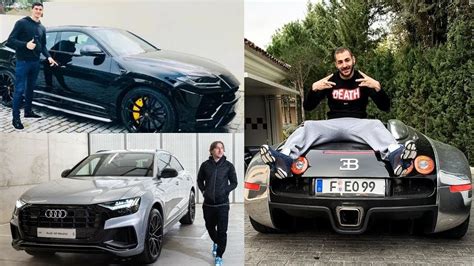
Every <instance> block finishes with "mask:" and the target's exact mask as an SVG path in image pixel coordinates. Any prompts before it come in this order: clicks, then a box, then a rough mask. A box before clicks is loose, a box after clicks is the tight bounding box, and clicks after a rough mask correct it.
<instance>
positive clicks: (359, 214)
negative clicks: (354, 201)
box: [336, 206, 364, 227]
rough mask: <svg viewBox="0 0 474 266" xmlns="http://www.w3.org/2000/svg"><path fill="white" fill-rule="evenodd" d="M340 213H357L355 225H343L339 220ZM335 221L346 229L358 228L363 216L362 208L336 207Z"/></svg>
mask: <svg viewBox="0 0 474 266" xmlns="http://www.w3.org/2000/svg"><path fill="white" fill-rule="evenodd" d="M341 211H356V212H357V223H356V224H344V223H342V220H341ZM336 215H337V221H338V222H339V224H340V225H341V226H347V227H359V226H360V225H361V223H362V217H363V216H364V208H362V207H359V206H337V207H336Z"/></svg>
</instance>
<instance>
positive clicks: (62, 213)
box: [44, 209, 67, 219]
mask: <svg viewBox="0 0 474 266" xmlns="http://www.w3.org/2000/svg"><path fill="white" fill-rule="evenodd" d="M44 216H45V217H46V218H49V219H58V218H61V219H62V218H66V216H67V211H66V210H64V209H47V210H46V211H45V212H44Z"/></svg>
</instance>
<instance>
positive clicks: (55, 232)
mask: <svg viewBox="0 0 474 266" xmlns="http://www.w3.org/2000/svg"><path fill="white" fill-rule="evenodd" d="M36 232H37V236H38V237H47V238H67V239H75V238H76V229H67V228H41V227H38V228H37V230H36Z"/></svg>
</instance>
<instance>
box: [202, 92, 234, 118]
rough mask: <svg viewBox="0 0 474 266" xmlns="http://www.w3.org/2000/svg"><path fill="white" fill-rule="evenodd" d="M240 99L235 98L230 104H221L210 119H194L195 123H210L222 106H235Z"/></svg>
mask: <svg viewBox="0 0 474 266" xmlns="http://www.w3.org/2000/svg"><path fill="white" fill-rule="evenodd" d="M239 99H240V96H239V97H235V99H234V100H232V101H230V102H223V103H222V104H221V105H219V107H217V108H216V111H215V112H214V113H213V114H212V115H211V118H203V119H196V121H197V122H202V121H212V120H213V119H214V116H215V115H216V114H217V112H219V110H220V109H221V108H222V106H224V105H229V104H235V103H236V102H237V101H238V100H239Z"/></svg>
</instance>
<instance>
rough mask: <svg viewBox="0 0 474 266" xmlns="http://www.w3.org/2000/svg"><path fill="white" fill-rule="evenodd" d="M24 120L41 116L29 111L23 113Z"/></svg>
mask: <svg viewBox="0 0 474 266" xmlns="http://www.w3.org/2000/svg"><path fill="white" fill-rule="evenodd" d="M25 118H41V116H40V115H39V114H36V113H35V112H33V111H31V112H28V113H25Z"/></svg>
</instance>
